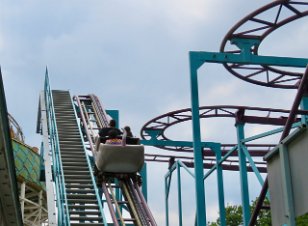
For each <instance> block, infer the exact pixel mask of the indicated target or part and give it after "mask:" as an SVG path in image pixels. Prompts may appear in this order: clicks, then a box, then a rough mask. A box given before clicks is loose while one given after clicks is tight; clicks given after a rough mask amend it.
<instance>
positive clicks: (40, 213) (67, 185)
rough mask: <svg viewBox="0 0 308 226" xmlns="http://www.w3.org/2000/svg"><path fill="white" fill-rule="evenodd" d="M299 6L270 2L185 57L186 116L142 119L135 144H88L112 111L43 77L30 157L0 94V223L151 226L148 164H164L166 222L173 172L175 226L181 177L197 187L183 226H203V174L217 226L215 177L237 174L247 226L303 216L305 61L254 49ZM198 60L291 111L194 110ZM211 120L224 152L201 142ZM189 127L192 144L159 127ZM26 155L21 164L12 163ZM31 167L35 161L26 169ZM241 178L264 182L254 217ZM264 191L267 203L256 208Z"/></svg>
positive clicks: (302, 7) (300, 10) (220, 187)
mask: <svg viewBox="0 0 308 226" xmlns="http://www.w3.org/2000/svg"><path fill="white" fill-rule="evenodd" d="M307 7H308V3H307V1H303V0H302V1H291V0H289V1H286V0H277V1H273V2H271V3H270V4H268V5H266V6H263V7H261V8H260V9H258V10H256V11H255V12H252V13H251V14H249V15H248V16H246V17H245V18H243V19H242V20H241V21H240V22H238V23H237V24H236V25H235V26H234V27H232V28H231V29H230V31H229V32H228V33H227V34H226V36H225V37H224V39H223V41H222V43H221V46H220V52H202V51H198V52H197V51H192V52H190V53H189V57H190V58H189V60H190V80H191V93H190V94H191V108H186V109H180V110H176V111H172V112H169V113H166V114H163V115H161V116H158V117H156V118H154V119H152V120H150V121H148V122H147V123H145V125H144V126H143V127H142V128H141V134H140V135H141V139H140V140H139V139H137V140H136V142H135V143H134V144H130V143H129V142H125V141H127V140H126V137H125V134H124V135H123V137H122V139H123V145H118V146H115V145H107V144H100V143H98V142H97V136H98V131H99V129H100V128H103V127H107V126H108V121H109V120H110V118H113V119H116V120H118V118H117V116H118V115H117V114H118V112H108V111H107V110H105V109H104V107H103V105H102V103H101V102H100V100H99V98H98V97H97V96H95V95H94V94H91V95H79V96H73V97H72V96H71V95H70V93H69V91H66V90H51V88H50V84H49V78H48V72H47V70H46V74H45V83H44V91H42V92H41V94H40V98H39V111H38V120H37V122H38V123H37V133H40V134H41V135H42V139H43V142H42V146H41V148H40V155H38V153H36V152H35V150H33V149H32V148H31V147H28V146H27V145H24V142H23V140H22V133H19V134H20V136H19V138H18V139H15V140H13V141H12V140H11V138H12V137H10V124H11V125H14V124H15V125H16V122H15V121H14V120H13V119H12V117H10V119H8V118H7V117H8V113H7V110H6V103H5V95H4V89H3V87H1V115H0V116H1V131H2V133H1V137H0V138H1V139H0V141H1V142H0V144H1V153H0V160H1V163H2V162H3V163H4V167H1V168H0V176H1V178H0V179H1V182H2V183H0V186H1V187H0V189H1V212H0V213H1V215H0V225H1V226H2V225H23V224H24V225H42V224H45V225H72V226H74V225H76V226H77V225H81V226H82V225H83V226H88V225H89V226H90V225H105V226H107V225H116V226H117V225H138V226H143V225H146V226H153V225H157V223H156V221H155V219H154V216H153V215H152V213H151V211H150V209H149V207H148V205H147V201H146V198H145V197H146V196H147V184H146V167H145V166H146V165H145V164H144V163H145V162H148V163H150V162H153V161H155V162H161V163H168V164H169V167H168V172H167V173H166V175H165V188H166V193H165V200H166V203H165V205H166V206H165V210H166V226H169V225H170V222H169V220H170V219H169V207H170V206H169V204H170V203H169V195H170V193H171V181H172V178H173V177H172V175H173V174H174V173H175V172H176V174H177V180H178V183H177V195H178V203H177V204H178V225H180V226H182V225H183V208H182V193H183V191H182V189H181V169H183V170H185V171H186V172H187V173H188V174H189V175H191V176H192V178H193V180H194V183H195V184H194V187H195V193H196V218H195V222H193V223H191V225H192V224H194V225H199V226H203V225H207V216H206V215H207V209H206V198H205V186H206V185H207V183H206V182H207V181H206V180H207V178H208V177H209V176H210V175H211V174H212V173H213V172H216V177H217V193H218V208H219V220H220V224H221V225H227V221H226V210H225V207H226V206H225V196H224V189H225V188H224V179H223V172H224V171H225V170H229V171H238V172H239V178H240V185H239V186H240V190H241V203H242V208H243V213H242V215H243V225H245V226H248V225H249V226H252V225H255V224H256V221H257V218H258V214H259V212H260V210H261V209H262V208H265V209H269V208H270V209H271V212H272V224H273V225H289V226H293V225H296V219H297V218H298V217H300V216H303V215H305V214H307V213H308V205H307V203H308V196H307V192H306V188H307V186H308V184H307V182H306V181H307V180H306V175H307V173H308V172H307V169H306V168H305V167H303V165H304V164H305V161H307V158H308V156H307V148H306V147H307V140H308V135H307V134H308V133H307V132H306V126H307V118H308V116H307V115H308V111H307V110H308V99H307V98H308V87H307V84H308V70H307V69H306V71H304V70H303V68H306V67H307V64H308V59H303V58H291V57H277V56H263V55H260V53H259V49H260V46H261V44H262V41H264V39H265V38H266V37H267V36H269V35H270V34H271V33H272V32H274V31H276V30H277V29H279V28H280V27H282V26H284V25H286V24H288V23H290V22H293V21H296V20H298V19H300V18H303V17H305V16H307V15H308V9H307ZM269 15H271V16H269ZM208 63H215V64H221V65H223V66H224V67H225V68H226V69H227V71H228V72H230V73H231V74H233V75H234V76H236V77H238V78H240V79H242V80H244V81H247V82H250V83H252V84H255V85H261V86H266V87H270V88H282V89H296V90H297V94H296V96H295V97H294V102H293V105H292V106H291V107H290V109H275V108H261V107H251V106H232V105H219V106H200V105H199V91H198V89H199V84H198V70H199V69H200V68H201V67H202V66H203V65H204V64H205V65H206V64H208ZM285 68H289V69H290V68H291V69H290V70H286V69H285ZM292 68H295V69H296V70H294V71H293V70H292ZM1 77H2V76H1ZM1 80H2V79H1ZM210 118H232V119H233V120H234V122H235V131H236V138H237V139H236V141H235V142H234V143H229V144H223V143H220V142H211V141H203V140H202V139H201V130H200V120H202V119H210ZM189 121H191V123H192V127H193V139H192V141H183V140H174V139H171V138H170V137H168V135H167V130H169V129H170V128H171V127H172V126H177V125H179V124H180V123H184V122H189ZM248 124H256V125H267V126H271V129H270V130H269V131H266V132H263V133H258V134H255V135H253V136H250V137H246V136H245V125H248ZM16 127H18V126H16ZM275 134H276V135H279V136H280V138H279V139H272V140H273V142H272V143H268V142H267V143H265V142H263V141H262V139H263V138H265V137H269V136H272V135H275ZM145 146H154V147H157V148H159V149H161V150H163V151H164V152H166V153H168V154H149V153H145V150H144V147H145ZM12 153H14V154H12ZM25 153H27V154H26V155H27V156H28V157H29V156H30V157H29V158H27V159H25V158H24V157H22V155H25ZM18 159H19V160H20V161H19V160H18ZM21 160H23V161H21ZM18 161H19V162H18ZM29 162H32V163H34V162H41V163H43V164H41V163H35V164H32V166H26V165H27V164H29ZM38 166H40V167H38ZM31 167H32V168H31ZM25 169H26V170H27V171H28V172H29V174H26V173H25V172H24V171H25ZM29 169H32V171H31V172H30V171H29ZM191 169H193V171H192V170H191ZM205 170H206V172H205ZM248 172H252V173H253V174H254V175H256V177H257V180H258V181H259V183H260V185H261V186H262V189H261V191H260V196H259V199H258V201H257V205H256V208H255V209H254V210H253V212H251V211H250V201H249V183H248ZM39 174H40V178H41V179H42V180H43V181H45V184H44V183H43V182H42V181H39V180H38V179H35V178H34V177H33V175H34V176H35V177H36V178H38V177H39ZM262 174H263V175H262ZM264 175H265V176H264ZM2 191H3V192H2ZM18 191H19V197H18V195H17V194H18ZM268 191H269V195H270V199H271V205H270V207H268V206H264V205H263V201H264V199H265V196H266V195H267V194H268Z"/></svg>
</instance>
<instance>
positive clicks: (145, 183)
mask: <svg viewBox="0 0 308 226" xmlns="http://www.w3.org/2000/svg"><path fill="white" fill-rule="evenodd" d="M140 175H141V178H142V188H141V189H142V193H143V197H144V199H145V200H146V201H148V181H147V164H146V162H145V163H144V164H143V167H142V169H141V171H140Z"/></svg>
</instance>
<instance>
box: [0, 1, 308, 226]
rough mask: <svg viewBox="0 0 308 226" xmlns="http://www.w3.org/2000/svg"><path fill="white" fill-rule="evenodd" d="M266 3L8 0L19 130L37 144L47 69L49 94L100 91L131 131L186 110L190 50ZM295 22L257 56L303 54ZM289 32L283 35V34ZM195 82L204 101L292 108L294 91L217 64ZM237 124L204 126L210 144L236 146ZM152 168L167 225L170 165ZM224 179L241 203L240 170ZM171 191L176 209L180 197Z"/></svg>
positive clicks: (187, 188) (4, 30) (7, 78)
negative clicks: (254, 81)
mask: <svg viewBox="0 0 308 226" xmlns="http://www.w3.org/2000/svg"><path fill="white" fill-rule="evenodd" d="M269 2H270V1H268V0H267V1H265V0H258V1H257V0H254V1H249V3H248V1H247V0H246V1H245V0H237V1H230V0H220V1H218V0H194V1H190V0H155V1H153V0H125V1H119V0H112V1H110V0H100V1H98V0H88V1H78V0H75V1H39V0H30V1H22V2H21V1H14V0H13V1H12V0H2V1H1V3H0V64H1V69H2V75H3V77H4V86H5V92H6V98H7V105H8V110H9V112H10V113H11V114H12V115H13V117H14V118H15V119H16V120H17V121H18V123H19V124H20V125H21V126H22V128H23V131H24V134H25V136H26V143H27V144H29V145H31V146H40V140H41V138H40V136H39V135H36V134H35V128H36V117H37V106H38V98H39V92H40V91H41V90H42V89H43V82H44V74H45V68H46V66H47V67H48V71H49V78H50V83H51V88H52V89H64V90H70V91H71V94H72V95H79V94H81V95H82V94H90V93H94V94H96V95H97V96H99V97H100V99H101V101H102V103H103V105H104V106H105V108H106V109H117V110H119V111H120V124H121V125H122V126H124V125H130V126H131V127H132V130H133V132H134V133H135V134H136V135H139V132H140V129H141V127H142V126H143V125H144V124H145V123H146V122H147V121H149V120H150V119H152V118H154V117H157V116H159V115H161V114H164V113H167V112H169V111H173V110H178V109H182V108H187V107H190V83H189V82H190V81H189V61H188V52H189V51H191V50H196V51H216V52H217V51H219V46H220V43H221V41H222V39H223V37H224V35H225V34H226V33H227V32H228V30H229V29H230V28H231V27H232V26H233V25H234V24H235V23H236V22H238V21H239V20H240V19H242V18H243V17H244V16H246V15H248V14H249V13H250V12H252V11H254V10H255V9H257V8H259V7H261V6H263V5H265V4H267V3H269ZM304 20H305V19H304ZM306 22H307V21H306ZM295 25H296V26H294V27H292V26H290V25H287V26H286V28H284V29H279V30H278V31H277V32H274V34H273V35H271V36H270V37H269V39H268V41H266V42H265V44H264V45H263V46H262V48H261V50H262V51H263V52H261V53H264V54H269V55H282V56H295V57H305V56H306V54H307V47H305V46H304V42H306V37H307V33H308V28H307V26H304V22H300V23H297V22H296V23H295ZM305 25H306V24H305ZM291 28H292V29H293V30H291ZM286 31H287V32H288V35H287V36H286V35H283V34H285V33H286ZM290 31H293V32H290ZM278 40H279V41H278ZM282 46H283V48H282ZM199 77H200V80H199V87H200V103H201V105H217V104H237V105H249V106H259V107H273V108H275V107H276V108H290V106H291V104H292V101H293V99H294V95H295V92H294V91H292V90H287V91H286V90H278V89H270V88H265V87H258V86H256V85H253V84H249V83H247V82H244V81H242V80H240V79H237V78H235V77H234V76H232V75H230V74H228V72H227V71H226V70H224V69H223V67H222V66H221V65H216V64H214V65H207V66H206V67H204V68H202V69H201V70H200V75H199ZM219 122H220V124H219ZM233 124H234V121H232V120H231V121H228V122H226V121H225V120H221V121H215V123H208V126H207V127H206V131H205V132H204V134H203V137H206V138H207V141H209V140H210V141H216V142H223V143H224V142H226V143H230V142H233V143H235V142H236V140H234V138H235V129H234V127H233ZM185 128H187V129H183V130H182V131H181V130H177V131H176V132H173V133H172V134H173V135H176V136H177V137H174V140H180V139H184V140H187V139H191V126H190V125H188V126H187V127H185ZM256 131H260V129H259V128H256V127H254V128H253V129H251V130H250V131H247V133H248V134H252V133H253V132H256ZM147 151H148V152H150V151H156V149H155V150H154V149H153V148H147ZM161 153H162V154H163V153H164V152H161ZM148 169H149V173H150V175H151V178H149V185H148V187H149V204H150V207H151V209H152V211H153V213H154V217H155V218H156V219H157V221H158V224H159V225H164V224H165V218H164V195H163V194H164V184H163V181H164V175H165V173H166V172H167V166H166V165H159V164H152V163H150V164H149V166H148ZM153 175H155V176H153ZM224 176H225V180H226V185H225V192H226V203H239V197H240V188H239V187H238V186H235V185H234V180H236V179H234V178H237V177H239V176H238V174H237V173H226V174H225V175H224ZM183 181H184V182H183V193H184V195H183V196H184V198H183V202H184V203H187V204H186V205H185V208H184V211H185V221H184V224H185V225H192V222H193V219H194V208H195V206H194V201H193V200H192V198H191V197H192V195H191V194H193V189H192V185H193V180H192V179H191V178H189V177H187V178H186V179H185V180H183ZM232 181H233V184H232ZM215 183H216V182H215V175H213V176H211V178H210V179H209V182H207V184H206V189H207V190H206V192H207V207H208V209H207V211H208V216H209V219H210V220H214V219H216V217H217V214H218V207H217V205H218V204H217V197H216V196H217V193H216V184H215ZM250 183H251V187H255V186H254V185H255V184H256V187H257V189H256V190H253V191H252V192H251V198H252V199H254V197H255V196H256V195H258V194H259V190H258V189H259V188H258V187H260V186H259V185H258V183H257V182H256V180H254V179H252V180H251V181H250ZM235 184H238V182H236V181H235ZM207 185H208V186H207ZM172 191H174V192H173V194H172V195H171V203H172V202H173V201H174V202H175V200H176V193H175V190H172ZM172 205H174V206H175V204H172ZM171 216H172V219H171V225H177V220H176V217H177V209H176V208H172V212H171Z"/></svg>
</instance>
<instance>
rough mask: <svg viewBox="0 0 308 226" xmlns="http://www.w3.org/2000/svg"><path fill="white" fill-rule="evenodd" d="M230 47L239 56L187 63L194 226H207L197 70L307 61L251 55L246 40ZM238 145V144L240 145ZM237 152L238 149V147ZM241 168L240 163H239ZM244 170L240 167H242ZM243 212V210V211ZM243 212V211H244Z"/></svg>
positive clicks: (200, 57) (203, 55) (211, 55)
mask: <svg viewBox="0 0 308 226" xmlns="http://www.w3.org/2000/svg"><path fill="white" fill-rule="evenodd" d="M233 43H234V44H236V45H237V46H238V47H239V48H241V53H240V54H233V53H219V52H194V51H191V52H189V63H190V87H191V89H190V93H191V108H192V130H193V149H194V158H195V175H196V178H195V190H196V200H197V203H196V206H197V224H198V225H199V226H201V225H206V213H205V192H204V183H203V161H202V152H201V136H200V118H199V91H198V69H199V68H200V67H201V66H202V65H203V64H204V63H206V62H207V63H220V64H221V63H238V64H253V65H269V66H284V67H302V68H304V67H306V65H307V64H308V59H303V58H291V57H275V56H259V55H254V54H253V53H251V51H250V49H251V46H252V45H255V43H254V42H250V43H251V44H250V46H247V39H234V40H233ZM239 142H240V141H239ZM239 148H240V147H239ZM241 164H242V166H243V163H241ZM242 168H243V167H242ZM241 174H242V176H241V178H242V179H243V180H244V181H242V182H241V184H242V190H243V192H244V194H243V195H242V200H244V203H243V204H245V206H246V205H247V200H246V199H247V194H246V190H247V188H244V187H243V186H245V184H247V182H246V181H245V180H246V179H245V176H244V174H245V173H244V172H242V173H241ZM245 209H246V208H245ZM245 212H246V211H245ZM244 215H246V216H244V218H245V219H244V223H245V225H247V222H249V219H246V218H247V217H248V216H250V213H249V214H248V213H246V214H244Z"/></svg>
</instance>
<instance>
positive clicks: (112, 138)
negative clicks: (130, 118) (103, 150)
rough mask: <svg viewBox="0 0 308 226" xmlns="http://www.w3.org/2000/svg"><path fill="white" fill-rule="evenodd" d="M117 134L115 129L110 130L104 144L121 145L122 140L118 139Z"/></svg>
mask: <svg viewBox="0 0 308 226" xmlns="http://www.w3.org/2000/svg"><path fill="white" fill-rule="evenodd" d="M118 135H119V134H118V132H117V130H115V129H111V130H110V131H109V132H108V138H107V140H106V143H105V144H112V145H121V144H122V139H120V138H118Z"/></svg>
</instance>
